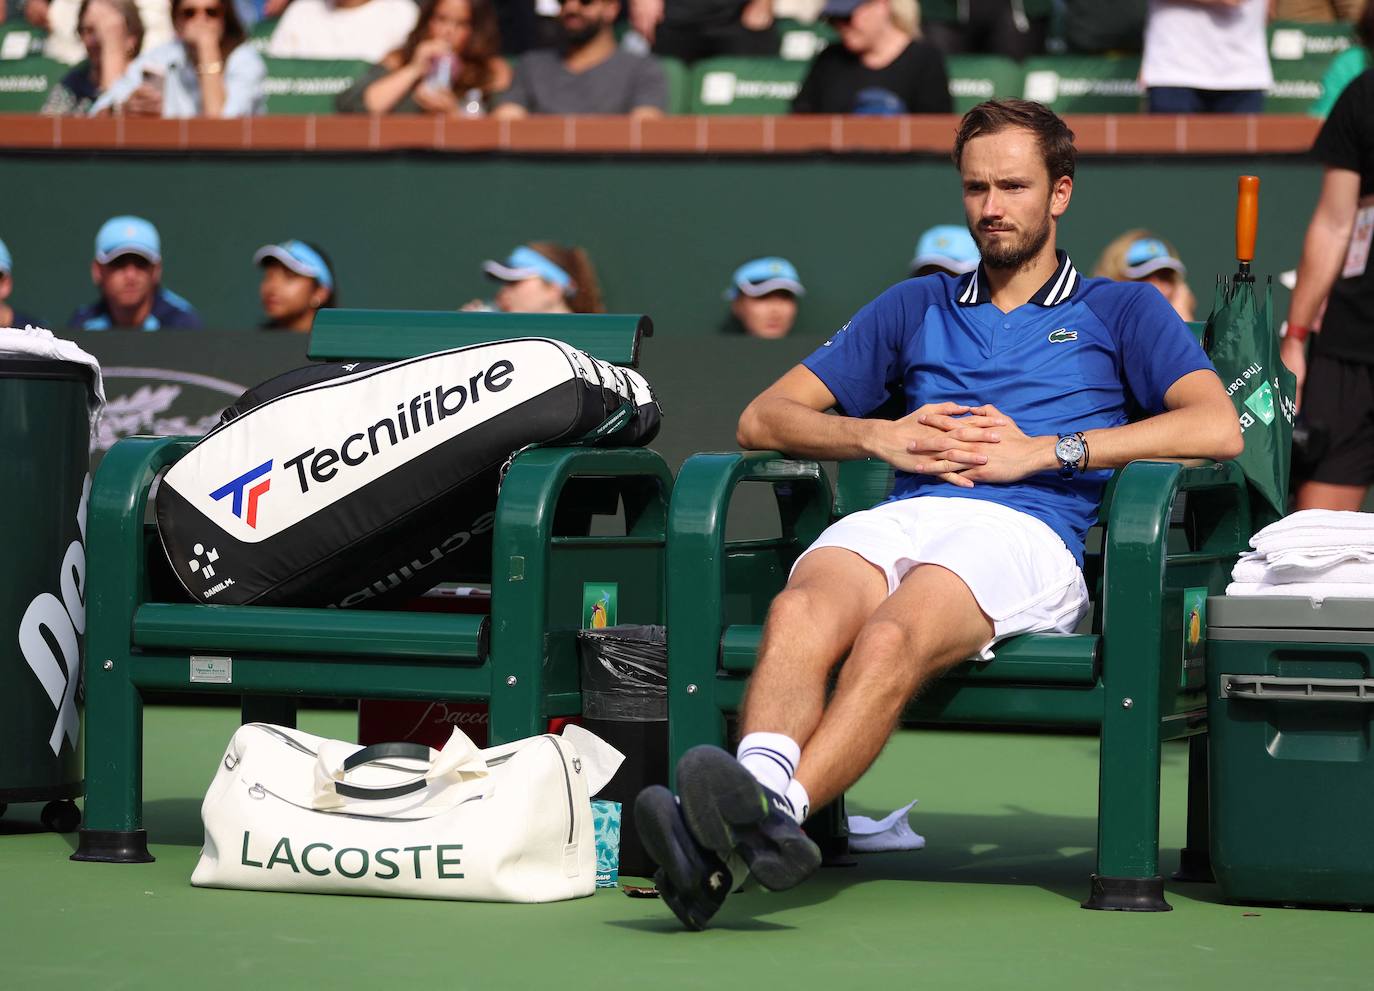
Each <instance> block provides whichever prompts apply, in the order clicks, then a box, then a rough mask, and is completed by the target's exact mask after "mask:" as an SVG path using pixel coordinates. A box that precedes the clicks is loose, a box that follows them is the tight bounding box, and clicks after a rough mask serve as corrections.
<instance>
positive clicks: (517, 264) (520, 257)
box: [482, 244, 577, 296]
mask: <svg viewBox="0 0 1374 991" xmlns="http://www.w3.org/2000/svg"><path fill="white" fill-rule="evenodd" d="M482 271H483V272H486V273H487V274H488V275H489V276H491V277H492V278H493V279H499V280H500V281H502V282H522V281H524V280H525V279H543V280H544V281H545V282H552V283H553V284H554V285H556V286H558V287H559V288H561V289H562V290H563V294H564V295H565V296H573V295H576V293H577V286H576V284H575V283H574V282H573V278H572V276H571V275H569V274H568V273H567V272H565V271H563V269H562V268H561V267H559V266H558V265H557V264H556V263H555V262H553V261H552V260H550V259H548V258H545V257H544V256H543V255H541V254H540V253H539V252H537V251H535V250H534V249H533V248H530V247H526V246H525V245H523V244H522V245H520V247H518V248H516V249H515V250H514V251H512V252H511V253H510V254H509V255H507V256H506V259H505V261H499V262H498V261H493V260H491V259H490V258H488V259H487V260H486V261H484V262H483V263H482Z"/></svg>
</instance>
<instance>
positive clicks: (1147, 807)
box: [1083, 688, 1172, 912]
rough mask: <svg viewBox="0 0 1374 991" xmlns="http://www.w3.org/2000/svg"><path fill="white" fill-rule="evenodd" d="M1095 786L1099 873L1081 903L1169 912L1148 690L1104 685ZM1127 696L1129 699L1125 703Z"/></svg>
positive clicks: (1153, 706)
mask: <svg viewBox="0 0 1374 991" xmlns="http://www.w3.org/2000/svg"><path fill="white" fill-rule="evenodd" d="M1107 699H1108V701H1107V709H1106V713H1105V715H1104V718H1103V720H1102V756H1101V761H1100V768H1101V769H1100V771H1099V781H1098V792H1097V873H1096V874H1094V875H1093V877H1092V892H1091V894H1090V895H1089V896H1088V900H1087V901H1085V902H1083V907H1084V908H1091V909H1098V910H1106V911H1124V912H1168V911H1170V910H1171V908H1172V906H1170V905H1169V903H1168V902H1167V901H1165V900H1164V878H1163V877H1162V876H1161V875H1160V873H1159V747H1160V741H1159V716H1158V713H1157V711H1156V710H1157V708H1158V706H1157V701H1156V700H1154V699H1152V698H1150V697H1149V696H1148V695H1147V694H1146V693H1141V695H1140V696H1139V697H1134V698H1132V697H1126V698H1124V699H1122V698H1117V697H1116V696H1115V695H1114V694H1113V693H1112V691H1111V690H1110V688H1109V689H1108V691H1107ZM1127 702H1129V703H1130V704H1129V705H1127V704H1125V703H1127Z"/></svg>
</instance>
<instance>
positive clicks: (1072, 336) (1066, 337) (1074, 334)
mask: <svg viewBox="0 0 1374 991" xmlns="http://www.w3.org/2000/svg"><path fill="white" fill-rule="evenodd" d="M1076 340H1078V331H1076V330H1069V329H1068V328H1067V327H1060V328H1059V329H1058V330H1056V331H1054V332H1053V333H1051V334H1050V337H1049V341H1050V343H1051V344H1063V343H1064V342H1065V341H1076Z"/></svg>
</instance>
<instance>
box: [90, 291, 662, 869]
mask: <svg viewBox="0 0 1374 991" xmlns="http://www.w3.org/2000/svg"><path fill="white" fill-rule="evenodd" d="M649 333H651V326H650V324H649V323H648V321H647V320H645V319H644V318H642V317H635V316H607V315H555V316H527V315H517V314H504V313H470V314H469V313H409V312H388V311H364V310H323V311H321V312H320V314H319V315H318V316H317V317H316V319H315V329H314V331H313V332H312V334H311V338H310V347H309V353H310V356H311V357H312V358H314V359H316V360H326V361H337V360H343V359H347V358H358V359H366V358H406V357H411V356H414V355H420V354H427V353H430V352H433V351H439V350H443V349H446V348H452V347H462V346H466V345H470V344H479V343H486V342H490V341H499V340H504V339H508V338H512V337H526V336H543V337H555V338H558V339H560V340H564V341H567V342H568V343H570V344H573V345H575V346H577V347H581V348H583V349H584V350H587V351H589V352H591V353H592V354H595V355H597V356H598V357H601V358H603V359H605V360H608V361H613V362H615V363H618V364H622V365H633V364H634V363H635V362H636V361H637V359H638V354H639V350H638V349H639V343H640V339H641V337H643V336H646V335H648V334H649ZM196 440H197V438H194V437H135V438H127V439H125V440H121V441H120V442H119V443H117V444H116V445H115V446H114V447H113V448H112V449H111V450H110V451H109V453H107V454H106V455H105V459H104V461H103V462H102V463H101V465H100V469H99V471H98V472H97V474H96V477H95V482H94V485H93V486H92V490H91V495H90V502H89V509H88V521H89V530H88V536H89V553H88V556H87V560H88V561H90V562H91V563H90V572H89V575H88V576H87V640H86V657H87V665H86V672H85V690H86V728H85V731H86V748H87V753H88V754H91V755H99V756H98V759H97V758H96V757H95V756H92V758H91V759H90V760H88V761H87V767H86V788H87V794H86V806H85V823H84V826H83V829H82V837H81V846H80V848H79V849H78V851H77V853H76V855H75V856H74V858H73V859H76V860H95V861H113V862H141V861H146V860H149V859H150V858H149V856H148V850H147V839H146V835H145V834H144V832H143V829H142V795H141V784H140V782H141V780H142V740H141V726H142V706H143V698H144V695H145V694H146V693H149V692H157V691H175V692H208V693H213V694H221V695H223V694H228V695H232V696H241V697H242V699H243V717H244V721H245V722H248V721H254V720H266V721H271V722H277V723H284V724H288V725H294V721H295V710H296V705H297V703H298V701H299V700H300V699H301V698H305V697H314V696H324V697H331V698H405V699H431V700H453V699H466V700H478V701H485V702H487V703H488V705H489V707H490V720H489V725H490V739H491V741H492V743H493V744H495V743H500V742H505V741H509V740H514V739H519V738H521V737H526V736H531V735H534V734H537V733H540V732H543V730H544V727H545V725H546V722H547V720H548V718H550V717H552V716H564V715H575V714H577V713H579V712H580V711H581V693H580V677H579V671H578V664H577V649H576V633H577V630H578V629H579V628H580V626H581V625H582V593H583V584H584V583H591V582H594V583H597V584H604V583H615V584H617V585H618V592H619V600H618V606H619V619H620V620H621V621H622V622H632V623H661V622H662V621H663V618H664V607H663V599H664V592H663V589H664V577H663V573H664V553H665V534H666V525H667V511H668V497H669V494H670V491H671V488H672V475H671V473H670V471H669V469H668V467H667V465H666V464H665V463H664V462H663V459H662V458H661V457H659V455H658V454H656V453H655V452H653V451H651V450H648V449H644V448H629V449H616V448H593V447H578V446H567V447H540V448H533V449H530V450H526V451H524V452H523V453H520V454H519V456H517V457H514V459H513V460H512V462H511V464H510V468H509V470H508V472H507V474H506V476H505V480H504V482H503V483H502V485H501V488H500V493H499V495H497V494H495V493H493V500H494V503H495V513H494V518H493V524H492V538H493V548H494V550H493V560H492V562H491V568H490V573H489V575H485V576H464V577H465V578H476V579H478V580H480V579H481V578H489V580H490V583H491V606H492V609H491V616H490V618H488V617H486V616H472V615H461V614H444V613H432V612H409V611H402V610H368V611H363V610H352V611H350V610H339V609H305V608H288V607H273V606H215V605H203V604H198V603H191V602H188V601H186V599H185V596H184V594H182V593H181V592H180V590H179V589H176V586H175V582H174V580H172V579H171V576H170V569H169V568H168V567H167V564H166V560H165V556H164V554H163V551H162V548H161V544H160V542H159V540H158V538H157V534H156V530H155V528H154V527H153V526H151V525H150V524H147V523H145V518H146V515H147V508H148V505H147V504H148V497H149V489H150V487H151V485H152V483H153V481H154V479H155V478H157V476H158V475H159V474H160V472H161V471H162V470H163V469H164V468H166V467H168V466H170V465H172V464H174V463H175V462H176V461H177V460H178V459H179V458H181V457H182V456H183V455H184V454H185V453H186V452H187V451H189V450H190V449H191V448H192V447H193V446H194V444H195V442H196ZM617 507H621V509H623V518H624V527H623V530H624V532H623V533H611V534H609V535H606V531H607V530H614V529H616V528H614V527H608V526H605V525H601V524H598V525H597V526H596V527H595V532H594V528H593V526H592V521H593V518H594V517H604V516H605V515H606V514H608V513H609V514H615V513H616V512H617ZM441 577H443V576H441ZM449 577H453V576H449Z"/></svg>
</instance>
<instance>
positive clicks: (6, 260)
mask: <svg viewBox="0 0 1374 991" xmlns="http://www.w3.org/2000/svg"><path fill="white" fill-rule="evenodd" d="M13 292H14V259H12V258H11V257H10V249H9V248H7V247H5V242H4V241H0V327H19V328H21V329H22V328H23V327H26V326H28V325H29V324H32V325H33V326H35V327H46V326H47V324H45V323H44V322H43V321H42V320H41V319H40V318H39V317H36V316H34V315H33V314H32V313H25V312H24V311H22V310H16V309H15V308H14V307H12V306H10V304H9V298H10V294H11V293H13Z"/></svg>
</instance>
